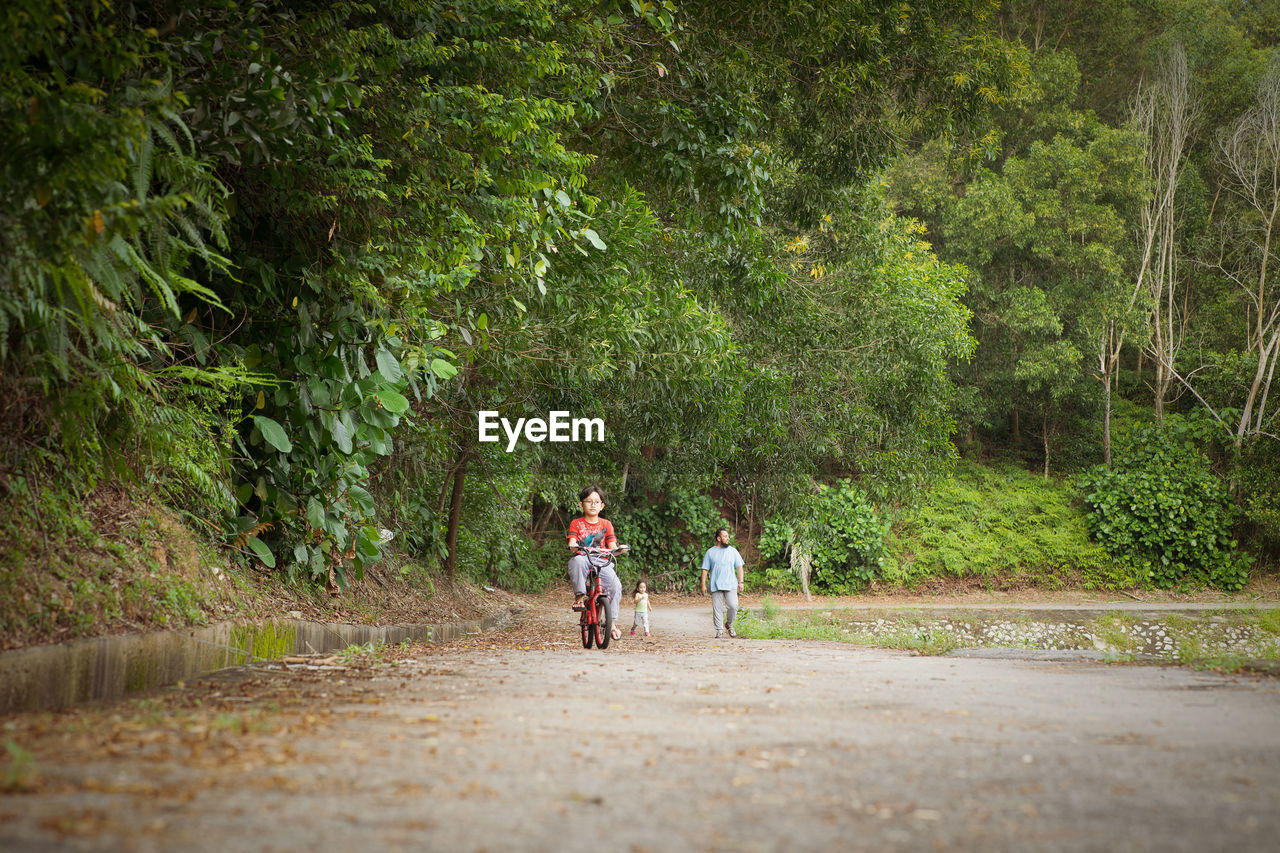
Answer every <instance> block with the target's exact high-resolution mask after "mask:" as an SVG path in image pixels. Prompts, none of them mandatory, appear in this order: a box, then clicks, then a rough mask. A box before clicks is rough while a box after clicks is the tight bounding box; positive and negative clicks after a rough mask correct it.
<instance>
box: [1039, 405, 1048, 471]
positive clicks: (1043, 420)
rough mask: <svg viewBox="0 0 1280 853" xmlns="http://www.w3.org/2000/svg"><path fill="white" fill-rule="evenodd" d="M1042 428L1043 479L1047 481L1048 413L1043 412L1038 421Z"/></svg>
mask: <svg viewBox="0 0 1280 853" xmlns="http://www.w3.org/2000/svg"><path fill="white" fill-rule="evenodd" d="M1040 423H1041V425H1042V426H1043V427H1044V478H1045V479H1046V480H1047V479H1049V413H1048V412H1045V413H1044V415H1043V416H1042V418H1041V421H1040Z"/></svg>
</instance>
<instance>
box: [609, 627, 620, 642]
mask: <svg viewBox="0 0 1280 853" xmlns="http://www.w3.org/2000/svg"><path fill="white" fill-rule="evenodd" d="M610 634H611V635H612V636H613V638H614V639H615V640H621V639H622V629H620V628H614V629H613V630H612V631H611V632H610Z"/></svg>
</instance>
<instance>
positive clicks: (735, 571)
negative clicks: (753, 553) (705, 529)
mask: <svg viewBox="0 0 1280 853" xmlns="http://www.w3.org/2000/svg"><path fill="white" fill-rule="evenodd" d="M708 575H710V576H711V623H712V624H713V625H715V628H716V639H717V640H718V639H720V638H721V637H723V636H724V633H725V632H726V631H727V632H728V634H729V636H730V637H736V636H738V635H737V633H735V632H734V630H733V617H734V616H736V615H737V614H738V592H739V591H741V590H742V588H743V586H742V555H741V554H739V553H738V549H737V548H735V547H733V546H732V545H730V544H729V530H728V528H725V527H721V528H720V529H719V530H717V531H716V544H715V545H714V546H713V547H711V548H708V549H707V553H706V554H705V555H703V557H702V594H703V595H706V594H707V576H708Z"/></svg>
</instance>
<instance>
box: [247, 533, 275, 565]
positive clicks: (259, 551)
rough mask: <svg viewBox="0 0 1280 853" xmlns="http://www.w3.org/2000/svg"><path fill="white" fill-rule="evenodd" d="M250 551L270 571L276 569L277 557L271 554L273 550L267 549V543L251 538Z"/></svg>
mask: <svg viewBox="0 0 1280 853" xmlns="http://www.w3.org/2000/svg"><path fill="white" fill-rule="evenodd" d="M248 541H249V550H251V551H253V553H254V554H255V555H256V556H257V558H258V559H259V560H261V561H262V562H263V564H264V565H266V567H267V568H269V569H274V568H275V567H276V555H275V554H272V553H271V549H270V548H268V547H267V543H265V542H263V541H262V540H261V539H259V538H258V537H257V536H250V537H249V540H248Z"/></svg>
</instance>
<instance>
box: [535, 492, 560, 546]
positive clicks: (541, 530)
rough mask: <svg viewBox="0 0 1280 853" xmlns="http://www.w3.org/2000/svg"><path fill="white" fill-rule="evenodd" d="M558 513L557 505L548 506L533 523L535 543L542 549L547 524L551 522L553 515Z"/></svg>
mask: <svg viewBox="0 0 1280 853" xmlns="http://www.w3.org/2000/svg"><path fill="white" fill-rule="evenodd" d="M555 511H556V505H555V504H553V503H549V504H547V507H546V509H544V510H543V511H542V515H541V516H540V517H539V518H538V519H536V520H535V521H534V523H533V541H534V542H536V543H537V544H538V547H542V539H543V537H544V536H545V535H546V532H547V522H548V521H550V520H551V513H553V512H555Z"/></svg>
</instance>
